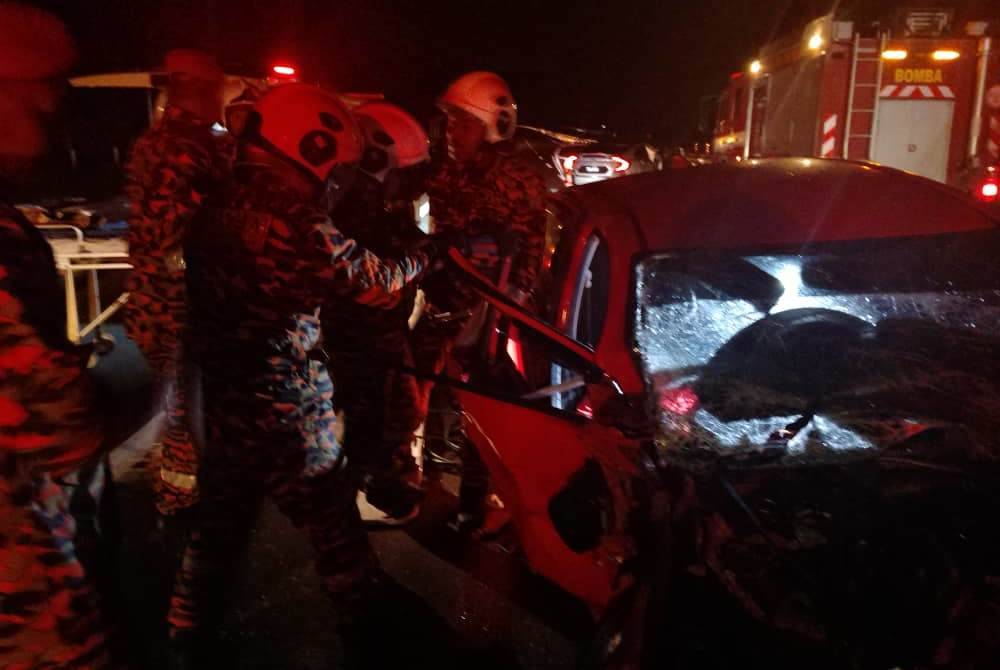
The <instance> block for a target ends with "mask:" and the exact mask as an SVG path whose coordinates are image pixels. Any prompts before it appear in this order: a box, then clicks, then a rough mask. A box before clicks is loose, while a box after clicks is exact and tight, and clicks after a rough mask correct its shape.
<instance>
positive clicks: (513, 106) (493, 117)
mask: <svg viewBox="0 0 1000 670" xmlns="http://www.w3.org/2000/svg"><path fill="white" fill-rule="evenodd" d="M438 106H439V107H441V108H443V109H444V110H445V111H447V109H448V108H449V107H454V108H457V109H461V110H464V111H466V112H468V113H469V114H471V115H473V116H474V117H476V118H477V119H479V120H480V121H482V122H483V124H484V125H485V126H486V141H487V142H490V143H491V144H493V143H496V142H502V141H503V140H509V139H510V138H511V137H513V136H514V130H515V129H516V128H517V103H516V102H514V96H513V95H512V94H511V92H510V87H509V86H507V82H505V81H504V80H503V79H502V78H501V77H500V75H498V74H494V73H493V72H470V73H468V74H465V75H462V76H461V77H459V78H458V79H456V80H455V81H454V82H452V84H451V86H449V87H448V89H447V90H446V91H445V92H444V95H442V96H441V98H440V99H439V100H438Z"/></svg>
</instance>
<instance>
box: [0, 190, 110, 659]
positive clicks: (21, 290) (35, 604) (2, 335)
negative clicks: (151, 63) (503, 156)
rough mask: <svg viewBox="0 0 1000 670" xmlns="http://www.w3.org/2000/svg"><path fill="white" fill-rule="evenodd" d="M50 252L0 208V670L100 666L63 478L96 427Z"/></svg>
mask: <svg viewBox="0 0 1000 670" xmlns="http://www.w3.org/2000/svg"><path fill="white" fill-rule="evenodd" d="M59 287H60V283H59V279H58V277H57V275H56V272H55V263H54V261H53V258H52V252H51V250H50V249H49V246H48V244H47V243H46V241H45V240H44V239H43V238H42V237H41V235H40V234H39V233H38V231H37V230H36V229H35V228H33V227H32V226H31V225H30V224H29V223H28V222H27V221H25V220H24V218H23V217H22V216H21V215H20V213H18V212H17V211H16V210H14V209H12V208H9V207H7V206H5V205H0V668H5V669H6V670H28V669H33V668H104V667H108V665H109V660H108V657H107V648H106V638H105V633H104V625H103V622H102V619H101V614H100V610H99V608H98V603H97V595H96V592H95V590H94V588H93V587H92V585H91V583H90V581H89V580H88V578H87V576H86V575H85V574H84V568H83V566H82V565H81V563H80V561H79V559H78V557H77V553H76V549H75V547H74V538H75V535H76V526H75V523H74V521H73V518H72V516H71V515H70V510H69V503H70V494H69V490H68V489H67V487H65V486H63V485H61V483H60V477H63V476H65V475H68V474H70V473H71V472H73V471H74V470H76V469H77V468H79V467H80V466H81V465H83V464H85V463H86V462H87V461H88V460H91V459H92V458H93V457H94V456H95V454H96V452H97V450H98V447H99V445H100V439H101V438H100V431H99V429H98V423H97V422H96V421H95V420H94V415H93V413H92V408H91V406H90V403H89V402H88V387H87V386H86V384H85V377H84V373H83V369H84V363H85V357H83V356H81V355H79V354H78V353H77V352H76V351H75V350H74V348H73V347H72V346H71V345H70V343H69V342H68V340H67V339H66V335H65V332H66V331H65V323H64V317H63V316H62V315H61V306H62V303H63V300H62V294H61V291H60V288H59Z"/></svg>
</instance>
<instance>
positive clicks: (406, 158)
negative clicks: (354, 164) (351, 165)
mask: <svg viewBox="0 0 1000 670" xmlns="http://www.w3.org/2000/svg"><path fill="white" fill-rule="evenodd" d="M354 118H355V119H357V121H358V126H360V128H361V134H362V135H363V136H364V139H365V149H364V155H363V156H362V158H361V170H362V171H364V172H367V173H368V174H370V175H371V176H372V177H374V178H375V179H377V180H378V181H380V182H384V181H385V178H386V175H388V174H389V172H390V171H391V170H396V169H400V170H402V169H405V168H408V167H413V166H414V165H419V164H420V163H424V162H427V161H429V160H430V140H429V139H428V138H427V131H425V130H424V128H423V126H421V125H420V122H419V121H417V120H416V119H415V118H413V117H412V116H411V115H410V114H409V113H408V112H407V111H406V110H404V109H403V108H401V107H397V106H396V105H393V104H390V103H388V102H369V103H367V104H364V105H361V106H360V107H358V108H357V109H355V110H354Z"/></svg>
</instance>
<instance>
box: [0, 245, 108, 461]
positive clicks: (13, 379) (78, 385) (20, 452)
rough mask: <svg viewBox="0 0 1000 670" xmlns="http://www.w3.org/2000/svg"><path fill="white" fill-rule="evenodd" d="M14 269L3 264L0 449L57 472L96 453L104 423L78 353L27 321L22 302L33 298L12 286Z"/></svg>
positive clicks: (0, 287)
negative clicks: (49, 339)
mask: <svg viewBox="0 0 1000 670" xmlns="http://www.w3.org/2000/svg"><path fill="white" fill-rule="evenodd" d="M46 270H47V269H46V268H36V271H38V272H45V271H46ZM14 271H16V270H15V269H14V268H13V267H12V266H4V265H2V264H0V452H3V453H4V455H5V456H6V457H8V458H7V459H5V460H10V461H12V462H14V463H17V465H18V467H19V468H26V469H27V470H28V471H29V472H31V471H37V472H49V473H51V474H53V475H57V476H58V475H62V474H66V473H68V472H71V471H73V470H76V469H77V468H78V467H80V466H81V465H82V464H84V463H85V462H86V461H87V460H89V459H90V458H91V457H92V456H94V455H95V454H96V452H97V451H98V449H99V447H100V446H101V430H100V428H99V426H100V423H99V421H98V420H97V419H96V415H95V413H94V412H93V411H92V406H91V403H90V397H92V396H91V395H90V392H89V388H90V387H89V385H88V384H87V380H86V377H85V375H84V372H83V366H82V364H81V360H80V357H78V356H77V355H76V353H75V352H74V351H73V350H72V348H70V347H68V346H67V347H66V348H65V349H63V348H59V347H55V346H52V344H50V343H47V342H46V341H45V338H43V337H42V336H41V334H40V333H39V331H38V330H37V329H36V328H35V327H34V326H33V325H31V324H30V323H27V322H26V320H25V313H26V311H27V310H26V309H25V304H24V303H23V302H22V300H28V299H31V298H32V296H18V295H16V291H13V290H11V289H13V288H14V283H15V282H14V281H13V280H14V279H15V278H14V277H12V276H11V274H10V273H11V272H14ZM52 272H54V270H52ZM40 307H42V308H44V309H59V308H60V305H41V306H40Z"/></svg>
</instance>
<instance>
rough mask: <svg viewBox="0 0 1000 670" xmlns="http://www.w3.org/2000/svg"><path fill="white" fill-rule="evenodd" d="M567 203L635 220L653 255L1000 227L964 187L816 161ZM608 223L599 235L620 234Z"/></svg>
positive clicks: (668, 176)
mask: <svg viewBox="0 0 1000 670" xmlns="http://www.w3.org/2000/svg"><path fill="white" fill-rule="evenodd" d="M566 197H570V198H573V199H575V200H577V201H578V202H579V204H580V205H582V209H583V211H585V212H604V213H605V215H607V213H609V211H610V212H616V213H617V215H619V216H621V215H624V216H626V217H627V218H630V219H631V220H632V221H634V222H635V224H636V225H637V227H638V229H639V232H640V234H641V236H642V237H643V238H644V244H645V247H646V250H647V251H659V250H670V249H694V248H716V249H725V248H736V247H743V248H754V247H756V248H760V247H765V246H781V245H793V244H806V243H809V242H822V241H838V240H857V239H868V238H885V237H909V236H918V235H932V234H941V233H947V232H964V231H972V230H981V229H988V228H991V227H992V228H995V227H996V226H997V224H998V223H1000V222H998V221H997V220H996V219H993V218H991V217H990V215H989V214H987V212H986V211H985V210H984V209H982V208H981V207H979V206H978V205H977V204H976V203H975V202H974V201H973V200H972V199H971V198H969V197H968V196H966V195H965V194H964V193H962V192H961V191H958V190H956V189H952V188H950V187H947V186H944V185H942V184H939V183H937V182H933V181H931V180H928V179H924V178H923V177H919V176H916V175H913V174H909V173H906V172H901V171H899V170H894V169H891V168H887V167H883V166H879V165H875V164H867V163H858V162H850V161H840V160H823V159H809V158H780V159H760V160H751V161H747V162H745V163H736V164H721V165H709V166H704V167H696V168H686V169H680V170H668V171H664V172H655V173H649V174H643V175H636V176H631V177H626V178H624V179H615V180H608V181H605V182H601V183H598V184H594V185H591V186H584V187H578V188H575V189H572V190H571V191H570V192H569V193H568V194H567V196H566ZM612 216H615V215H614V214H612ZM608 223H609V222H608V221H604V223H603V225H600V226H599V227H600V229H601V230H602V231H603V232H605V234H614V233H613V230H614V227H613V226H609V225H608Z"/></svg>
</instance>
